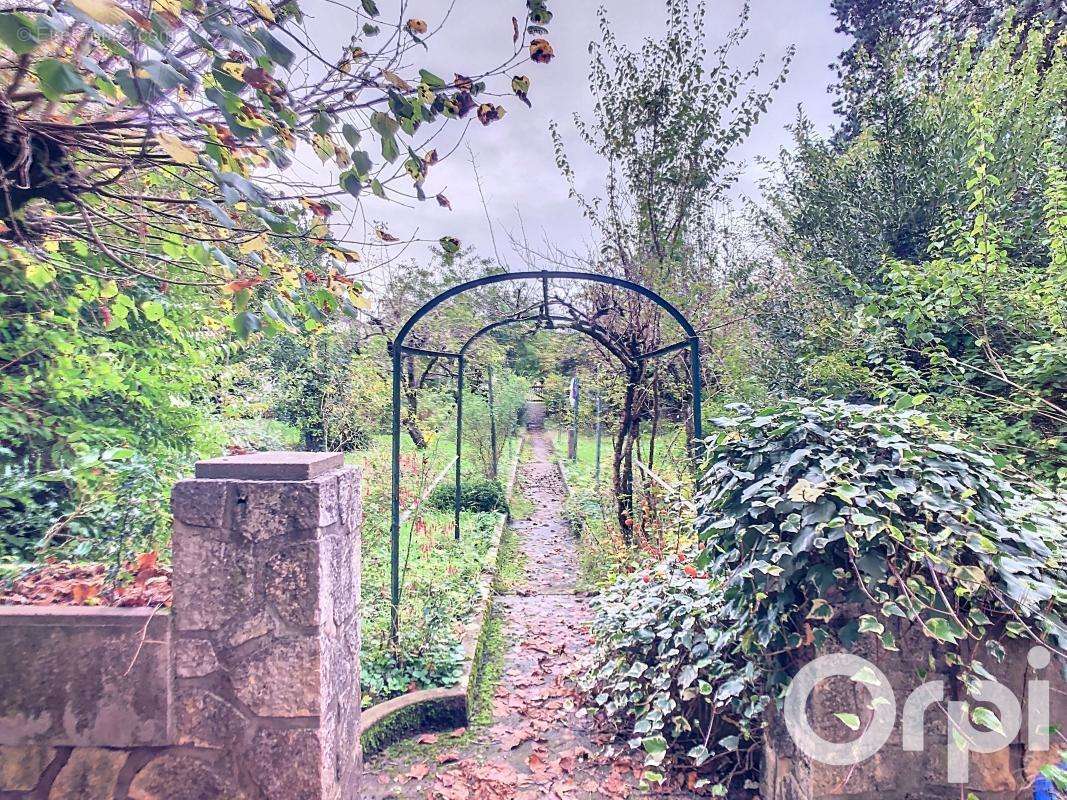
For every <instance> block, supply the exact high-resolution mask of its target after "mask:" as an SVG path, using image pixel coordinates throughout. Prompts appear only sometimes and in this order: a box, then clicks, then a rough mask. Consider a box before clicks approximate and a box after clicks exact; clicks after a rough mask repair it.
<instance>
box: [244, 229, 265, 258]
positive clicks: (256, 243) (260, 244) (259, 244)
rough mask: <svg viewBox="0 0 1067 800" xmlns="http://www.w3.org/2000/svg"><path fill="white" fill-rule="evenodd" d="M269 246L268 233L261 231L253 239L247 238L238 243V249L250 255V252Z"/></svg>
mask: <svg viewBox="0 0 1067 800" xmlns="http://www.w3.org/2000/svg"><path fill="white" fill-rule="evenodd" d="M266 246H267V234H265V233H261V234H259V236H255V237H253V238H251V239H246V240H245V241H243V242H241V243H240V244H239V245H237V249H238V250H239V251H240V252H241V254H242V255H248V254H249V253H255V252H257V251H259V250H263V249H264V248H266Z"/></svg>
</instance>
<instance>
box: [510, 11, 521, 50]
mask: <svg viewBox="0 0 1067 800" xmlns="http://www.w3.org/2000/svg"><path fill="white" fill-rule="evenodd" d="M511 30H512V34H511V43H512V44H518V42H519V18H518V17H512V18H511Z"/></svg>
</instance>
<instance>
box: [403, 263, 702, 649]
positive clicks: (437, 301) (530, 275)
mask: <svg viewBox="0 0 1067 800" xmlns="http://www.w3.org/2000/svg"><path fill="white" fill-rule="evenodd" d="M554 279H565V280H575V281H587V282H590V283H603V284H607V285H610V286H618V287H620V288H623V289H627V290H629V291H632V292H635V293H636V294H639V295H641V296H642V297H644V298H646V299H648V300H650V301H652V302H653V303H655V304H656V305H657V306H659V307H660V308H662V309H663V310H664V311H666V312H667V313H668V314H669V315H670V317H671V318H672V319H673V320H674V321H675V322H676V323H678V326H679V327H680V328H681V329H682V332H683V333H684V334H685V338H684V339H682V340H681V341H678V342H675V343H674V344H670V345H667V346H666V347H660V348H658V349H656V350H653V351H651V352H648V353H642V354H641V355H640V356H638V361H648V360H649V359H653V358H658V357H659V356H664V355H667V354H669V353H674V352H677V351H678V350H683V349H688V350H689V363H690V372H691V373H692V382H693V383H692V404H693V439H694V442H699V441H700V440H701V439H702V438H703V426H702V423H701V418H700V404H701V390H702V387H701V379H700V339H699V337H698V336H697V332H696V329H695V328H693V326H692V325H691V324H690V322H689V320H688V319H686V317H685V315H684V314H682V312H681V311H679V310H678V309H677V308H675V306H674V305H673V304H671V303H670V302H668V301H667V300H666V299H664V298H663V297H662V296H660V295H659V294H657V293H656V292H654V291H652V290H651V289H648V288H646V287H644V286H642V285H641V284H639V283H634V282H633V281H628V280H625V279H623V278H615V277H612V276H610V275H598V274H596V273H593V272H576V271H570V270H538V271H534V270H530V271H526V272H505V273H500V274H498V275H487V276H485V277H482V278H476V279H474V280H472V281H467V282H466V283H461V284H457V285H456V286H453V287H451V288H449V289H446V290H445V291H443V292H441V293H440V294H438V295H437V296H436V297H434V298H433V299H431V300H429V301H427V302H426V303H425V304H423V306H422V307H421V308H419V309H418V310H417V311H416V312H415V313H414V314H412V315H411V316H410V317H408V319H407V322H405V323H404V324H403V326H402V327H401V328H400V331H399V332H398V333H397V335H396V338H395V339H394V340H393V341H392V342H391V343H390V346H389V350H390V355H391V356H392V360H393V429H392V430H393V451H392V459H393V464H392V498H391V508H390V510H391V524H390V528H389V532H390V567H391V572H390V585H389V589H390V600H391V603H392V609H391V633H392V636H393V638H394V640H395V639H396V636H397V626H398V623H399V611H400V384H401V380H402V378H401V368H402V359H403V356H404V355H405V354H409V355H421V356H431V357H437V358H454V359H456V360H457V370H456V375H457V377H456V474H455V500H454V502H453V511H454V514H455V532H456V538H457V539H458V538H459V510H460V500H461V494H460V493H461V485H462V484H461V481H462V477H463V476H462V461H461V459H462V454H463V373H464V369H465V367H466V359H467V351H468V350H469V349H470V347H471V345H473V344H474V343H475V342H476V341H477V340H478V339H480V338H481V337H482V336H484V335H486V334H487V333H489V332H490V331H493V330H495V329H497V328H499V327H501V326H503V325H515V324H518V323H523V322H544V323H547V324H549V325H555V324H558V325H561V326H563V327H570V325H568V323H570V322H571V321H572V320H570V319H568V318H566V317H558V316H553V315H552V314H551V313H550V311H549V306H550V305H551V301H550V300H549V299H548V282H549V281H550V280H554ZM524 280H539V281H541V292H542V295H541V296H542V301H541V309H540V312H539V313H537V314H530V315H527V316H517V317H509V318H507V319H502V320H496V321H495V322H490V323H489V324H488V325H486V326H484V327H483V328H481V329H479V330H478V331H476V332H475V333H474V334H473V335H472V336H471V337H470V338H469V339H468V340H467V341H466V342H464V344H463V346H462V347H460V349H459V351H458V352H455V353H452V352H447V351H440V350H425V349H423V348H419V347H409V346H408V345H406V344H404V340H405V339H406V338H407V336H408V334H409V333H411V330H412V329H413V328H414V327H415V326H416V325H417V324H418V323H419V321H420V320H421V319H422V318H423V317H425V316H426V315H427V314H428V313H430V312H431V311H433V309H435V308H436V307H437V306H439V305H441V303H444V302H445V301H446V300H450V299H451V298H453V297H456V296H457V295H460V294H463V293H464V292H468V291H470V290H471V289H478V288H480V287H482V286H491V285H492V284H496V283H503V282H510V281H524Z"/></svg>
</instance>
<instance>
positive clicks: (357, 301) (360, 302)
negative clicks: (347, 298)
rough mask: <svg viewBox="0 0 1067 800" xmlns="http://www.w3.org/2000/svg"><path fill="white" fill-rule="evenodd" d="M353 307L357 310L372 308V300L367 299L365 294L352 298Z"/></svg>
mask: <svg viewBox="0 0 1067 800" xmlns="http://www.w3.org/2000/svg"><path fill="white" fill-rule="evenodd" d="M352 305H354V306H355V307H356V308H363V309H367V308H370V307H371V303H370V300H368V299H367V296H366V295H365V294H360V295H356V296H355V297H353V298H352Z"/></svg>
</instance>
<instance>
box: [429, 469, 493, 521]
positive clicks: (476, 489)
mask: <svg viewBox="0 0 1067 800" xmlns="http://www.w3.org/2000/svg"><path fill="white" fill-rule="evenodd" d="M455 499H456V487H455V484H454V483H452V482H451V481H442V482H441V483H439V484H438V485H437V486H436V487H435V488H434V490H433V491H432V492H431V493H430V496H429V497H428V498H427V499H426V505H427V506H429V507H430V508H432V509H436V510H438V511H448V510H451V508H452V506H453V504H454V503H455ZM459 507H460V510H462V511H502V512H504V513H505V514H506V513H507V512H508V499H507V497H506V496H505V494H504V487H503V486H502V485H501V484H500V481H495V480H490V479H488V478H465V479H464V480H463V481H462V482H461V483H460V506H459Z"/></svg>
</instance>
